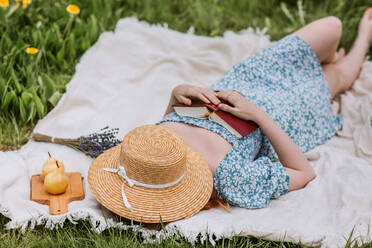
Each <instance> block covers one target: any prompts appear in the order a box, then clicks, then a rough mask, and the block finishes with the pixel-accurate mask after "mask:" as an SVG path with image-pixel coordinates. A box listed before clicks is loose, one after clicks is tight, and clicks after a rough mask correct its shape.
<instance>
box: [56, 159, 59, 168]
mask: <svg viewBox="0 0 372 248" xmlns="http://www.w3.org/2000/svg"><path fill="white" fill-rule="evenodd" d="M56 164H57V168H59V165H58V161H57V160H56Z"/></svg>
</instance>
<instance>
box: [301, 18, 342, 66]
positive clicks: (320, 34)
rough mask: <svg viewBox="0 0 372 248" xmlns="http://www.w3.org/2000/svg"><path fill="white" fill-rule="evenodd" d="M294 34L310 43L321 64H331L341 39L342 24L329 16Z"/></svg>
mask: <svg viewBox="0 0 372 248" xmlns="http://www.w3.org/2000/svg"><path fill="white" fill-rule="evenodd" d="M294 34H297V35H298V36H300V37H301V38H302V39H304V40H305V41H306V42H307V43H309V45H310V46H311V47H312V48H313V50H314V52H315V54H316V56H317V57H318V59H319V61H320V63H329V62H331V61H333V58H334V55H335V53H336V49H337V47H338V43H339V42H340V39H341V34H342V23H341V21H340V19H338V18H337V17H334V16H329V17H325V18H322V19H319V20H316V21H313V22H311V23H309V24H308V25H306V26H304V27H302V28H300V29H299V30H297V31H296V32H294Z"/></svg>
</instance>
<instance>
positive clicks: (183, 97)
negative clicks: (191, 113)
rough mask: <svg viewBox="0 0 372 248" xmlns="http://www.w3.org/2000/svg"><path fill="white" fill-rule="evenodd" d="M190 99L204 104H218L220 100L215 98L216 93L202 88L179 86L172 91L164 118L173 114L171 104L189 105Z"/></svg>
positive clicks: (187, 85)
mask: <svg viewBox="0 0 372 248" xmlns="http://www.w3.org/2000/svg"><path fill="white" fill-rule="evenodd" d="M192 99H200V100H202V101H203V102H205V103H210V102H212V103H214V104H216V105H217V104H219V103H220V100H219V99H218V98H217V97H216V93H215V92H214V91H212V90H211V89H207V88H202V87H198V86H194V85H190V84H181V85H178V86H177V87H175V88H174V89H173V90H172V94H171V97H170V99H169V103H168V107H167V109H166V111H165V113H164V116H166V115H167V114H169V113H170V112H173V107H172V105H173V104H176V103H183V104H186V105H191V103H192Z"/></svg>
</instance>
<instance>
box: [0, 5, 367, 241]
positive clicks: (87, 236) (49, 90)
mask: <svg viewBox="0 0 372 248" xmlns="http://www.w3.org/2000/svg"><path fill="white" fill-rule="evenodd" d="M70 3H74V4H77V5H78V6H79V7H80V8H81V12H80V14H78V15H76V16H70V15H69V14H68V13H67V12H66V10H65V8H66V7H67V5H68V4H70ZM369 4H370V5H371V6H372V3H371V2H370V1H369V0H358V1H356V0H355V1H350V0H324V1H306V2H304V3H303V2H301V1H297V0H287V1H274V0H272V1H268V0H249V1H248V0H229V1H222V0H176V1H175V0H142V1H141V0H127V1H124V0H81V1H67V0H34V1H33V2H32V3H31V4H30V5H29V6H28V7H27V8H25V9H22V8H21V7H16V5H15V3H14V1H13V0H10V6H9V7H8V8H0V31H1V36H0V150H10V149H18V148H19V147H20V146H21V145H22V144H24V143H25V142H27V140H28V138H29V136H30V133H31V132H32V129H33V127H34V125H35V124H36V122H37V121H38V120H39V119H40V118H42V117H43V116H45V114H47V113H48V112H49V111H50V110H51V109H52V108H53V107H54V106H55V105H56V104H57V103H58V100H59V98H60V97H61V95H62V94H63V93H64V92H65V85H66V84H67V83H68V82H69V80H70V79H71V77H72V75H73V74H74V72H75V66H76V64H77V63H78V62H79V59H80V57H81V56H82V54H84V52H85V51H86V50H87V49H88V48H89V47H90V46H92V45H93V44H94V43H95V42H96V40H97V39H98V37H99V35H100V34H101V33H102V32H103V31H107V30H113V28H114V27H115V24H116V23H117V21H118V20H119V19H120V18H123V17H126V16H136V17H137V18H139V19H140V20H145V21H148V22H150V23H168V27H169V28H171V29H175V30H179V31H181V32H185V31H187V30H188V29H189V28H190V27H191V26H193V27H194V28H195V33H196V34H198V35H207V36H218V35H222V34H223V32H224V31H226V30H234V31H239V30H242V29H245V28H247V27H258V28H261V29H262V28H264V27H268V34H269V35H270V36H271V39H272V40H278V39H280V38H281V37H283V36H284V35H287V34H289V33H291V32H293V31H295V30H296V29H298V28H299V27H301V26H302V25H304V24H306V23H309V22H311V21H313V20H315V19H318V18H321V17H324V16H328V15H334V16H337V17H339V18H341V19H342V21H343V30H344V33H343V36H342V41H341V46H343V47H345V48H346V49H349V48H350V47H351V45H352V41H353V38H354V37H355V36H356V32H357V27H358V22H359V19H360V17H361V15H362V13H363V11H364V10H365V9H366V8H367V7H368V6H369ZM27 47H36V48H38V49H39V52H38V53H37V54H34V55H30V54H27V53H25V49H26V48H27ZM370 55H371V54H370ZM0 222H1V224H2V227H0V247H51V246H53V247H85V246H97V247H111V246H112V247H119V246H120V247H122V246H129V247H137V246H138V247H140V246H146V247H147V246H151V247H163V246H168V247H174V246H176V247H185V246H190V244H189V243H187V242H186V241H185V240H184V239H182V238H179V237H174V238H169V239H167V240H166V241H164V242H163V243H161V244H160V245H143V244H142V239H141V237H140V235H138V234H136V233H133V232H131V231H122V230H119V229H110V230H107V231H105V232H104V233H102V234H96V233H94V232H92V231H91V230H90V226H89V223H88V222H80V223H79V225H73V224H67V225H66V226H65V227H64V228H63V229H62V230H55V231H50V230H45V229H44V228H41V227H39V228H36V229H35V230H28V231H27V232H26V233H24V234H23V233H21V232H19V231H17V230H13V231H5V230H4V228H3V224H4V223H6V222H7V219H6V218H5V217H4V216H1V217H0ZM210 245H211V244H210V243H206V244H204V245H202V244H200V243H199V244H197V246H198V247H208V246H210ZM218 246H219V247H261V248H262V247H283V246H285V247H302V246H301V245H293V244H289V243H281V242H269V241H263V240H261V239H256V238H247V237H234V238H232V240H228V239H223V240H221V241H219V242H218ZM351 246H353V242H352V240H349V242H348V245H347V247H351ZM365 247H372V243H370V244H367V245H366V246H365Z"/></svg>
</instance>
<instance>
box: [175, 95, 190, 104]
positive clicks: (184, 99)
mask: <svg viewBox="0 0 372 248" xmlns="http://www.w3.org/2000/svg"><path fill="white" fill-rule="evenodd" d="M176 98H177V100H178V101H179V102H182V103H183V104H186V105H191V99H189V98H187V97H185V96H177V97H176Z"/></svg>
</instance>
